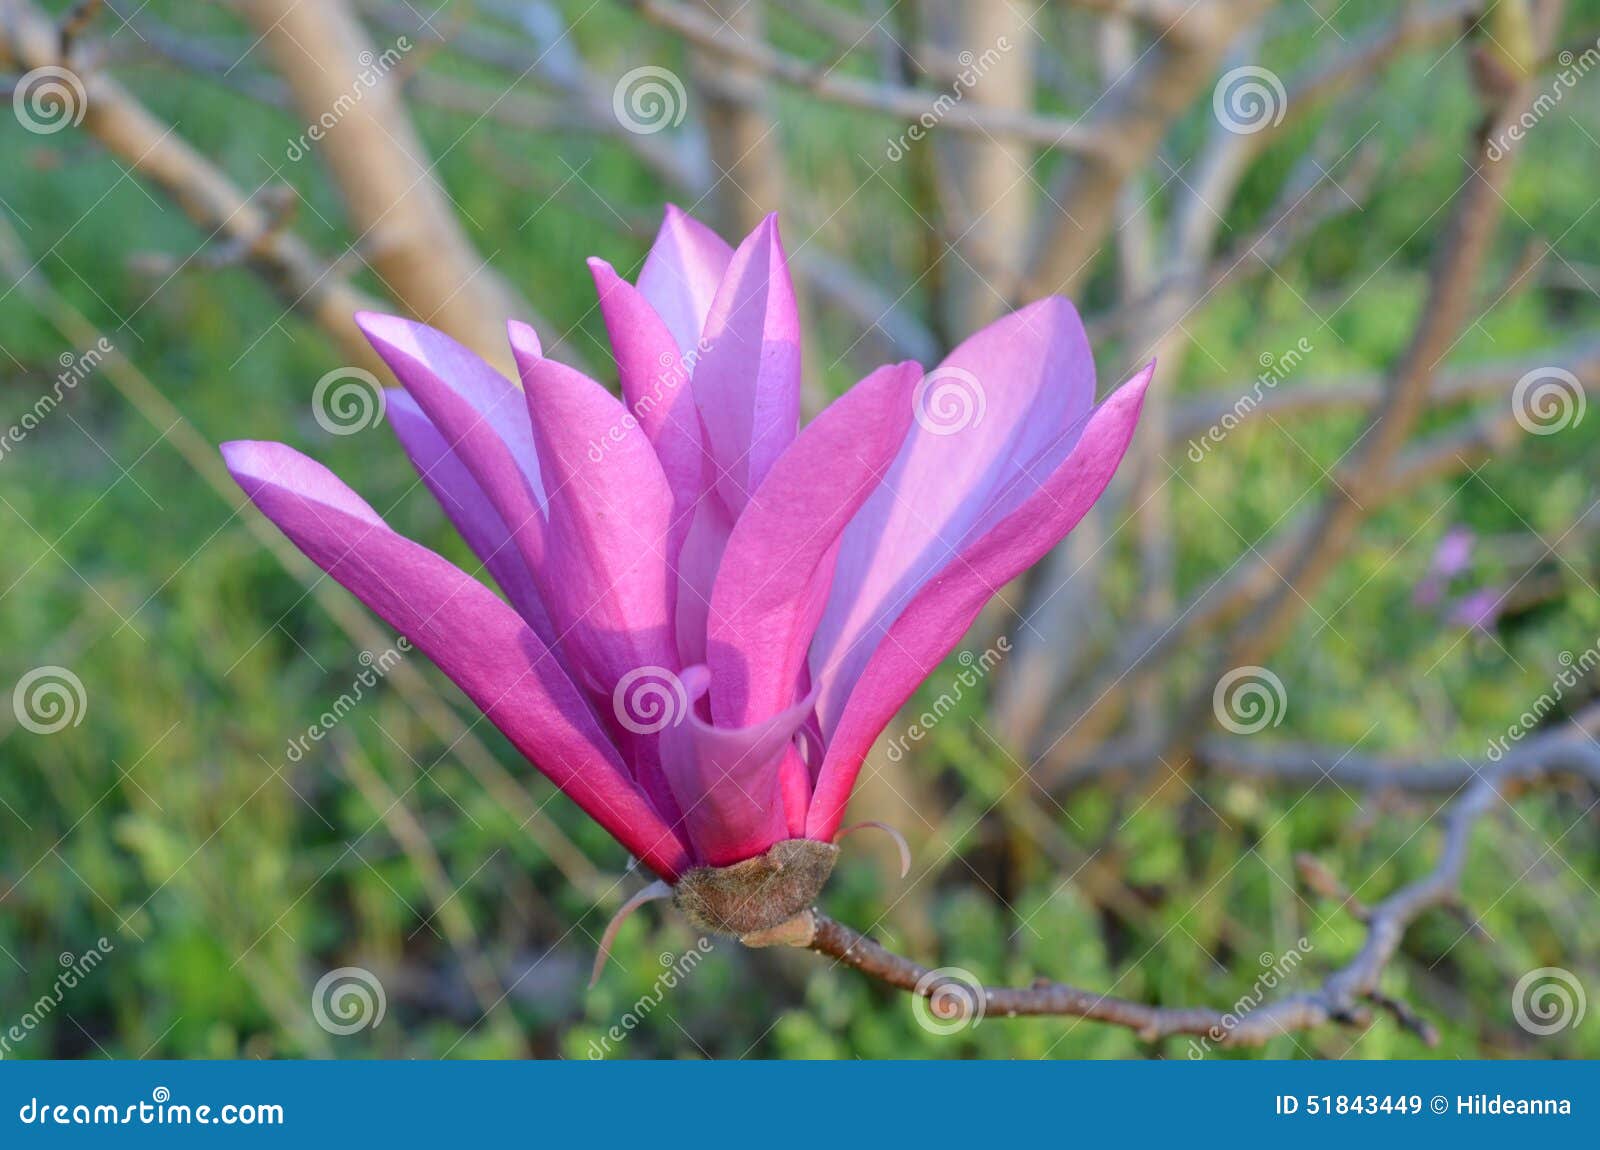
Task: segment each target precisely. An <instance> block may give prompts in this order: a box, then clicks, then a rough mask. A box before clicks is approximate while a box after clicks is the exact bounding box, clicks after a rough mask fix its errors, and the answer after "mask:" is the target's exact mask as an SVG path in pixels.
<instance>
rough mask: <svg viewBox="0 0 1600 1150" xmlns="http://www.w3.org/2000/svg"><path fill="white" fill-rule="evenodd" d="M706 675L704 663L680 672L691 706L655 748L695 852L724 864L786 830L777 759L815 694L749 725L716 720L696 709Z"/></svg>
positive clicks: (779, 760) (702, 858)
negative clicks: (712, 721)
mask: <svg viewBox="0 0 1600 1150" xmlns="http://www.w3.org/2000/svg"><path fill="white" fill-rule="evenodd" d="M708 680H709V673H708V672H707V670H706V668H705V667H691V668H689V670H687V671H685V672H684V676H683V683H684V686H685V688H686V689H687V692H688V694H689V698H690V700H691V705H690V706H689V707H688V708H687V709H686V711H685V713H684V716H683V718H682V720H681V721H679V722H678V723H676V724H674V725H673V726H670V727H668V728H667V729H666V730H664V731H663V732H662V733H661V755H662V760H663V762H664V763H665V765H666V769H667V778H668V779H669V780H670V781H671V783H672V787H673V792H674V793H675V794H676V795H677V796H678V802H679V805H680V806H681V807H682V808H683V825H684V827H685V829H686V830H687V831H688V835H689V842H690V843H691V845H692V846H693V847H694V853H695V857H696V858H697V859H699V860H700V861H702V862H705V863H709V864H710V865H711V866H728V865H730V864H732V863H736V862H740V861H741V860H743V859H747V858H751V857H753V856H755V855H758V854H760V853H762V852H763V851H765V850H766V849H767V848H768V847H770V846H771V845H772V844H773V843H775V842H778V841H779V840H780V839H785V838H788V837H789V830H788V826H787V824H786V822H785V820H784V807H783V802H782V798H781V796H780V793H779V785H778V774H779V765H780V764H781V763H782V761H783V759H784V757H785V755H786V754H787V753H788V752H789V751H790V748H791V743H792V741H793V739H794V735H795V732H796V731H798V730H799V729H800V725H801V724H802V723H803V722H805V720H806V716H807V715H809V714H810V713H811V709H812V705H813V703H814V700H813V699H810V698H807V699H805V700H803V701H802V702H800V703H798V704H796V705H795V706H793V707H791V708H789V709H788V710H786V711H782V712H780V713H778V714H777V715H774V716H772V717H771V718H769V719H768V720H766V721H765V722H762V723H758V724H756V725H754V726H749V727H714V726H712V725H711V724H709V723H707V722H705V720H703V719H701V718H700V717H699V716H698V715H697V714H696V713H695V712H696V710H697V707H696V704H697V703H698V701H699V699H700V698H701V697H702V696H703V695H704V694H705V692H706V687H707V683H708Z"/></svg>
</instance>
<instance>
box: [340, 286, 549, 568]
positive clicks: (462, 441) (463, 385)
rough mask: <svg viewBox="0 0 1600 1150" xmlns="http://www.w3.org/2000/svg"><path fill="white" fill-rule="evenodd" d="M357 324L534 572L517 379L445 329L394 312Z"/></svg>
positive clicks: (533, 527) (539, 552)
mask: <svg viewBox="0 0 1600 1150" xmlns="http://www.w3.org/2000/svg"><path fill="white" fill-rule="evenodd" d="M355 318H356V324H357V325H358V326H359V327H360V328H361V330H362V332H363V333H364V334H365V335H366V337H367V339H368V340H369V341H371V343H372V346H373V347H374V348H375V349H376V350H377V352H378V354H379V355H380V356H382V357H383V359H384V362H385V363H387V364H388V365H389V367H390V368H391V369H392V370H393V371H394V373H395V375H396V377H398V378H399V380H400V382H401V383H402V384H403V385H404V386H405V389H406V391H407V392H408V393H409V394H410V395H411V397H412V398H413V399H414V400H416V401H417V406H418V407H419V408H421V409H422V411H423V413H424V414H426V415H427V417H428V421H429V422H430V423H432V424H433V426H434V428H435V429H436V430H437V431H438V433H439V435H440V436H441V437H442V438H443V439H444V441H445V442H446V443H447V444H449V446H450V449H451V450H452V451H453V452H454V453H455V454H456V456H457V458H459V459H460V460H461V462H462V463H463V464H464V465H465V466H466V468H467V470H468V471H470V472H471V473H472V477H473V478H474V479H475V480H477V482H478V486H479V487H480V488H482V490H483V493H484V494H485V495H487V496H488V497H489V501H490V502H491V503H492V504H493V505H494V509H495V511H496V512H497V513H498V514H499V516H500V519H501V522H502V523H504V525H505V527H506V529H507V531H508V532H509V534H510V535H511V538H512V540H513V541H514V542H515V544H516V546H517V549H518V550H519V551H520V552H521V553H522V557H523V560H524V562H525V563H526V564H527V567H528V569H529V570H530V571H531V572H533V574H534V577H535V578H536V579H537V578H539V575H540V569H541V568H542V566H543V564H544V511H543V504H544V492H543V488H542V487H541V485H540V480H539V461H538V458H537V456H536V454H535V451H534V446H533V430H532V428H531V427H530V425H529V423H528V413H527V410H526V407H525V406H524V404H523V399H522V394H521V392H520V391H519V390H518V388H517V386H516V385H515V384H514V383H512V382H511V381H510V380H508V379H506V378H505V377H504V376H503V375H501V374H500V373H499V372H497V371H495V370H494V368H492V367H490V366H489V365H488V364H487V363H485V362H484V361H483V360H482V359H481V358H479V357H478V356H477V355H475V354H474V353H473V352H471V351H469V350H468V349H467V348H465V347H463V346H462V345H461V344H459V343H457V342H455V340H453V339H451V338H450V337H449V336H446V335H444V334H443V333H441V332H437V331H435V330H433V329H432V328H431V327H427V326H425V325H423V324H419V323H413V322H411V321H410V320H407V319H401V318H400V317H398V316H388V315H378V314H376V313H374V312H359V313H357V315H356V317H355Z"/></svg>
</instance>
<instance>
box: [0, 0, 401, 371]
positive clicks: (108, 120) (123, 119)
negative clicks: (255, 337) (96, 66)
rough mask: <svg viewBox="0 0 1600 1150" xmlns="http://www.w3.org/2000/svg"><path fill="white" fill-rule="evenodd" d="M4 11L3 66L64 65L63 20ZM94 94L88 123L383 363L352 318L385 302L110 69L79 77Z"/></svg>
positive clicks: (16, 7) (297, 300) (298, 305)
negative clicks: (59, 24) (278, 220)
mask: <svg viewBox="0 0 1600 1150" xmlns="http://www.w3.org/2000/svg"><path fill="white" fill-rule="evenodd" d="M4 17H5V18H4V19H3V20H0V65H3V66H16V67H19V68H21V69H32V68H39V67H44V66H47V65H53V66H56V67H65V66H66V64H65V62H64V61H63V59H62V57H61V56H60V55H59V54H58V46H59V37H58V35H57V30H56V26H55V24H54V23H53V22H52V21H51V20H49V19H48V18H46V17H45V16H44V15H43V14H42V13H41V12H40V11H39V10H38V9H37V8H36V7H34V6H33V5H32V4H30V3H26V2H24V0H13V2H12V3H10V4H9V5H8V7H7V8H6V10H5V12H4ZM79 78H80V79H81V80H82V82H83V85H84V91H85V94H86V96H87V99H86V100H85V105H86V106H85V108H84V115H83V123H82V128H83V130H84V131H85V132H87V133H89V135H91V136H93V137H94V138H95V140H97V141H98V142H99V143H100V144H101V145H102V146H103V147H105V149H106V150H107V151H109V152H110V153H112V154H113V155H114V156H116V157H117V158H118V159H119V160H121V161H122V163H123V164H125V165H126V166H127V167H128V168H129V169H131V170H132V171H134V172H136V173H137V174H138V175H139V176H140V177H142V178H143V179H145V180H148V181H149V182H150V183H152V184H154V185H155V186H156V187H158V188H159V189H160V190H161V191H162V192H163V193H165V194H166V195H167V196H168V197H170V198H171V199H172V200H173V201H174V202H175V203H176V204H177V205H178V207H179V208H181V209H182V210H183V213H184V215H186V216H188V217H189V219H190V220H191V221H193V223H194V224H195V226H196V227H198V228H199V229H200V230H201V231H202V232H203V233H205V234H206V235H207V236H209V237H210V238H211V239H212V240H213V241H221V242H224V243H227V244H229V245H236V246H237V248H238V249H239V250H241V251H243V252H244V253H245V255H244V262H245V264H246V265H247V266H249V267H250V269H251V270H252V271H254V272H255V273H256V274H257V275H259V276H260V277H261V278H262V279H263V280H265V281H266V283H267V285H268V286H269V287H270V288H272V290H273V291H274V292H275V293H276V294H277V295H278V297H279V298H280V299H281V300H283V301H284V303H285V304H286V305H287V306H289V307H291V308H293V309H294V310H295V311H298V312H300V313H302V314H304V315H306V316H307V317H309V318H310V319H312V320H313V321H314V322H315V323H316V324H318V326H320V327H322V328H323V329H325V330H326V331H327V332H328V333H329V334H331V335H332V336H333V337H334V338H335V339H336V340H338V342H339V345H340V348H341V350H342V352H343V354H344V355H346V356H347V357H348V358H349V359H350V361H351V362H352V363H358V364H364V365H366V366H368V367H370V368H381V366H382V362H381V361H380V360H379V359H378V358H377V356H376V355H375V354H373V352H372V349H371V348H370V346H368V344H367V341H366V339H365V338H363V337H362V335H361V333H360V332H359V331H358V330H356V326H355V324H354V322H352V320H351V316H353V315H354V314H355V313H356V312H357V311H360V310H362V309H364V308H371V307H376V306H379V305H378V303H377V301H376V300H374V299H372V298H371V297H370V296H368V295H366V294H365V293H363V292H361V291H359V290H357V289H356V288H354V287H352V286H351V285H350V284H349V283H347V282H346V281H345V280H344V279H343V278H342V277H340V276H338V275H335V274H333V273H331V272H330V271H329V270H328V268H327V266H326V265H325V264H323V262H322V261H321V260H319V259H317V258H316V256H315V255H313V254H312V251H311V249H310V248H309V247H308V246H307V245H306V244H305V243H303V242H302V241H301V240H299V239H298V238H296V237H295V236H294V235H293V234H292V233H289V232H285V231H283V230H281V229H279V228H277V227H275V226H274V225H273V220H272V217H271V214H270V212H268V211H267V210H265V209H263V207H262V206H261V205H260V203H259V202H258V201H257V200H256V199H255V198H254V197H253V196H252V195H249V194H247V193H245V192H243V191H241V190H240V189H239V188H238V187H237V186H236V185H235V184H234V183H233V182H232V181H231V180H230V179H229V178H228V177H227V175H226V174H224V173H223V172H222V170H221V169H219V168H217V167H216V166H215V165H214V164H212V162H211V161H210V160H208V159H206V157H204V156H202V155H201V154H200V153H199V152H197V151H195V150H194V149H193V148H191V147H190V146H189V145H188V144H187V143H185V142H184V140H183V139H182V137H180V136H179V135H178V134H177V132H176V130H175V129H174V128H173V127H172V126H171V125H169V124H165V123H163V122H162V121H160V120H158V119H157V118H156V117H155V116H153V115H152V114H151V113H150V112H149V111H148V110H146V108H145V107H144V105H143V104H141V103H140V102H139V101H138V100H136V99H135V98H134V97H133V96H132V95H131V94H130V93H129V92H128V91H127V89H125V88H123V87H122V85H121V84H119V83H117V81H116V80H114V79H112V78H111V77H110V76H108V75H106V74H105V73H103V72H98V71H86V72H85V73H83V74H81V75H80V77H79Z"/></svg>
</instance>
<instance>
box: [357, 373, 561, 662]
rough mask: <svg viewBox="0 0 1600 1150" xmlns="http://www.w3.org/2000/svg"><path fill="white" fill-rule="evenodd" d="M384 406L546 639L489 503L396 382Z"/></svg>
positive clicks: (428, 479)
mask: <svg viewBox="0 0 1600 1150" xmlns="http://www.w3.org/2000/svg"><path fill="white" fill-rule="evenodd" d="M384 410H385V413H386V414H387V415H388V417H389V426H390V427H392V428H393V429H394V433H395V437H396V438H397V439H399V440H400V446H401V447H403V448H404V449H405V452H406V455H407V457H409V458H410V460H411V463H412V466H414V467H415V468H416V469H417V474H418V475H419V476H420V477H421V478H422V482H423V483H425V484H426V485H427V487H428V490H429V491H431V492H433V497H434V498H435V499H436V500H438V502H439V506H440V507H442V508H444V513H445V514H446V515H447V516H449V518H450V522H451V523H453V524H455V528H456V530H457V531H458V532H459V533H460V534H461V538H463V539H465V540H466V542H467V546H468V547H471V548H472V552H473V554H474V555H476V556H477V557H478V558H479V559H480V560H482V562H483V565H484V566H485V567H486V568H488V570H489V574H491V575H493V576H494V580H495V582H496V583H498V584H500V589H501V590H502V591H504V592H505V593H506V598H508V599H510V600H511V605H512V606H513V607H515V608H516V609H517V614H519V615H521V616H522V618H523V619H524V620H525V621H526V622H527V624H528V626H530V627H532V628H533V629H534V632H535V633H536V634H537V635H538V636H539V638H540V640H542V641H543V642H544V643H545V645H546V646H548V645H550V644H551V643H552V642H554V640H555V633H554V631H553V630H552V629H551V627H550V617H549V615H548V614H546V612H545V609H544V604H543V603H541V602H540V601H539V591H538V587H537V585H536V584H535V583H534V580H533V575H532V573H531V572H530V571H529V570H528V567H527V565H526V564H525V563H524V562H523V561H522V555H521V553H520V552H519V551H518V550H517V547H516V544H515V543H514V542H513V541H512V539H511V533H510V532H509V531H507V530H506V524H505V520H503V519H501V518H500V513H499V512H498V511H496V510H495V509H494V503H493V502H492V501H491V500H490V499H489V497H488V496H487V495H485V494H484V493H483V488H482V487H480V486H479V485H478V481H477V480H476V479H474V478H473V477H472V472H471V471H469V470H468V469H467V466H466V464H464V463H462V462H461V459H460V457H459V456H457V455H456V453H455V452H454V451H452V450H451V449H450V445H449V444H448V443H446V442H445V441H444V437H443V436H442V435H440V434H439V432H438V429H436V428H435V427H434V426H433V424H432V423H429V422H428V417H427V416H426V415H424V414H423V413H422V409H421V408H419V407H418V406H417V403H416V401H415V400H414V399H412V398H411V397H410V396H409V395H407V394H406V393H405V392H404V391H401V390H399V389H398V388H390V389H389V390H388V391H387V392H385V408H384Z"/></svg>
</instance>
